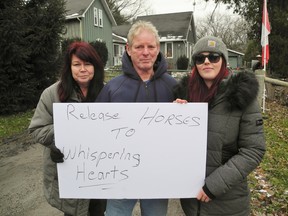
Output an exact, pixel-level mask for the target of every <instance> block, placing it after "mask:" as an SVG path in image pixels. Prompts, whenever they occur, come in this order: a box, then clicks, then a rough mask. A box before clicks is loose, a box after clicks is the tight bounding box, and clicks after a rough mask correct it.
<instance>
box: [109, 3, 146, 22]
mask: <svg viewBox="0 0 288 216" xmlns="http://www.w3.org/2000/svg"><path fill="white" fill-rule="evenodd" d="M106 2H107V4H108V6H109V8H110V10H111V11H112V13H113V16H114V18H115V20H116V22H117V24H118V25H121V24H124V23H127V22H129V21H132V20H133V19H134V18H136V17H137V16H139V15H143V14H147V11H149V10H150V6H149V5H147V2H146V1H145V0H106Z"/></svg>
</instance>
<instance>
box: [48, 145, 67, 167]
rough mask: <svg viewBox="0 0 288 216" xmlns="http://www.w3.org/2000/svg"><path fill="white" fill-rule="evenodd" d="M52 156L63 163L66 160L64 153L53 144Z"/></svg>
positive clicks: (55, 160) (54, 160)
mask: <svg viewBox="0 0 288 216" xmlns="http://www.w3.org/2000/svg"><path fill="white" fill-rule="evenodd" d="M50 150H51V151H50V157H51V159H52V161H53V162H55V163H63V162H64V154H63V153H62V152H61V151H60V150H59V149H58V148H57V147H56V146H54V145H53V146H51V148H50Z"/></svg>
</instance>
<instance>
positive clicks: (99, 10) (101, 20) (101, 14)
mask: <svg viewBox="0 0 288 216" xmlns="http://www.w3.org/2000/svg"><path fill="white" fill-rule="evenodd" d="M98 15H99V27H103V11H102V10H101V9H98Z"/></svg>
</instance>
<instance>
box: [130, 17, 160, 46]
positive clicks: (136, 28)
mask: <svg viewBox="0 0 288 216" xmlns="http://www.w3.org/2000/svg"><path fill="white" fill-rule="evenodd" d="M143 29H145V30H148V31H149V32H151V33H152V34H154V36H155V39H156V43H157V45H159V44H160V37H159V35H158V30H157V29H156V27H155V26H154V25H153V24H152V23H151V22H148V21H144V20H139V21H137V22H135V23H134V24H133V25H132V26H131V28H130V30H129V32H128V35H127V43H128V45H129V46H131V45H132V43H133V40H134V37H135V36H137V35H138V34H139V33H140V32H141V30H143Z"/></svg>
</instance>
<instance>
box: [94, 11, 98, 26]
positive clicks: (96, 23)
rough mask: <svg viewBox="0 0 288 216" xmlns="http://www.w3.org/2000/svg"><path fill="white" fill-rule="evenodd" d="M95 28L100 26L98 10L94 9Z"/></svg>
mask: <svg viewBox="0 0 288 216" xmlns="http://www.w3.org/2000/svg"><path fill="white" fill-rule="evenodd" d="M94 26H98V9H97V8H94Z"/></svg>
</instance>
